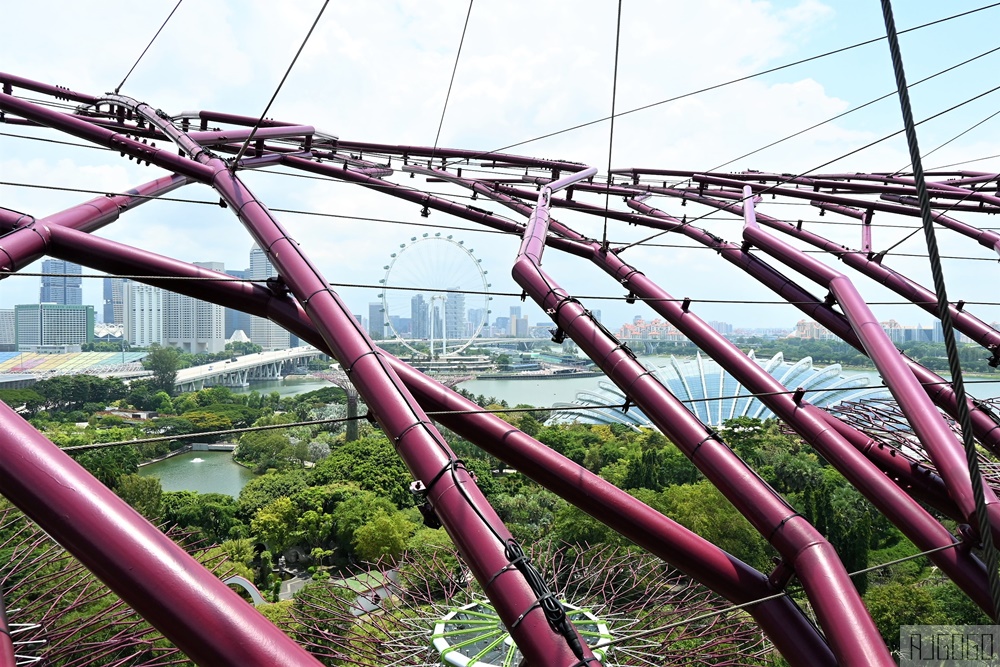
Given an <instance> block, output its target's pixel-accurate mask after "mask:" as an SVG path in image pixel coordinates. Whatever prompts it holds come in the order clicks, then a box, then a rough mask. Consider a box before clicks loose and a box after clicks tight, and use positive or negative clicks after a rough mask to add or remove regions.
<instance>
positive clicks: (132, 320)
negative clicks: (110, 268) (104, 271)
mask: <svg viewBox="0 0 1000 667" xmlns="http://www.w3.org/2000/svg"><path fill="white" fill-rule="evenodd" d="M166 295H167V292H166V291H165V290H163V289H160V288H159V287H153V286H152V285H145V284H143V283H137V282H135V281H134V280H128V281H125V284H124V285H123V288H122V296H123V305H122V310H123V312H124V319H125V322H124V324H123V328H124V334H125V340H127V341H128V342H129V344H130V345H134V346H135V347H149V346H150V345H152V344H154V343H156V344H157V345H162V344H163V333H164V328H165V322H166V320H165V318H164V308H165V303H166V301H167V297H166Z"/></svg>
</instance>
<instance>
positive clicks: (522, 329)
mask: <svg viewBox="0 0 1000 667" xmlns="http://www.w3.org/2000/svg"><path fill="white" fill-rule="evenodd" d="M511 327H512V329H513V331H512V332H511V334H512V335H513V336H515V337H517V338H527V337H528V316H527V315H525V316H524V317H519V318H517V319H516V320H515V319H512V320H511Z"/></svg>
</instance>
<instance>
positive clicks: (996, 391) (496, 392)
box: [458, 356, 1000, 407]
mask: <svg viewBox="0 0 1000 667" xmlns="http://www.w3.org/2000/svg"><path fill="white" fill-rule="evenodd" d="M641 359H642V360H643V361H647V362H649V363H652V364H653V365H654V366H665V365H666V364H667V363H669V359H670V357H668V356H667V357H660V356H657V357H641ZM843 374H844V375H848V376H854V375H861V376H864V377H866V378H868V385H869V386H871V387H875V386H879V385H881V384H882V378H881V377H880V376H879V374H878V372H877V371H875V370H874V369H872V370H860V369H859V370H855V369H847V370H844V371H843ZM943 377H944V378H945V379H947V378H948V377H949V376H948V375H947V374H943ZM600 382H610V380H608V379H607V378H605V377H603V376H601V377H589V378H559V379H550V380H470V381H468V382H463V383H462V384H460V385H458V386H459V388H461V389H465V390H467V391H470V392H472V393H473V394H475V395H477V396H478V395H480V394H482V395H483V396H484V397H486V398H489V397H491V396H492V397H495V398H496V399H497V400H498V401H500V400H505V401H507V403H508V404H509V405H511V406H514V405H517V404H519V403H526V404H528V405H534V406H538V407H549V406H551V405H553V404H554V403H559V402H563V403H566V402H570V401H572V400H573V399H575V398H576V395H577V393H578V392H581V391H595V390H597V389H598V384H599V383H600ZM965 382H966V393H967V394H969V395H970V396H974V397H976V398H981V399H987V398H1000V379H993V378H990V377H983V376H969V377H966V378H965Z"/></svg>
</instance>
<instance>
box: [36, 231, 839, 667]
mask: <svg viewBox="0 0 1000 667" xmlns="http://www.w3.org/2000/svg"><path fill="white" fill-rule="evenodd" d="M52 239H53V240H52V247H51V254H52V256H54V257H62V258H76V259H78V260H80V259H81V256H82V258H83V259H82V261H83V263H84V264H85V265H87V266H90V267H91V268H94V269H97V270H103V271H110V272H112V273H125V274H136V275H139V274H145V275H155V274H156V273H159V274H160V275H163V276H187V277H192V278H194V277H198V278H209V277H218V278H219V279H220V280H219V282H197V283H195V282H177V281H168V280H163V281H157V280H155V279H147V280H144V281H143V282H147V283H149V284H153V285H160V286H165V287H168V288H169V289H172V290H174V291H177V292H179V293H182V294H188V295H190V296H195V297H198V298H201V299H204V300H207V301H211V302H213V303H220V304H227V305H230V306H236V307H237V308H238V309H240V310H244V311H246V312H250V313H252V314H255V315H258V316H262V317H269V318H271V319H272V320H274V321H276V322H278V323H279V324H281V325H282V326H285V327H286V328H288V329H290V330H293V331H295V332H296V333H297V334H298V335H299V336H301V337H302V338H303V339H304V340H308V341H310V342H311V343H313V344H314V345H317V346H318V347H320V348H321V349H324V350H327V351H329V346H328V345H327V344H326V343H325V341H324V340H323V339H322V337H321V336H320V335H319V334H318V332H317V331H316V329H315V327H314V326H313V325H312V323H311V322H310V321H309V320H308V318H307V317H306V315H305V313H304V312H303V311H302V309H301V307H300V306H299V305H298V304H296V303H294V302H293V301H290V300H288V299H276V298H275V297H274V295H273V293H272V292H271V291H270V290H268V289H266V288H264V287H261V286H259V285H253V284H249V283H241V282H232V281H231V280H229V276H227V275H225V274H221V273H216V272H213V271H211V270H209V269H204V268H201V267H197V266H194V265H191V264H187V263H185V262H180V261H178V260H173V259H169V258H166V257H161V256H159V255H156V254H154V253H149V252H146V251H142V250H138V249H135V248H129V247H128V246H123V245H122V244H119V243H116V242H114V241H110V240H107V239H102V238H99V237H93V236H90V235H88V234H83V233H80V232H76V231H73V230H65V229H53V230H52ZM383 355H384V357H385V358H386V359H387V361H388V362H389V363H390V364H391V365H392V367H393V368H394V369H395V370H396V372H397V373H398V374H399V376H400V378H401V379H402V380H403V382H404V383H405V384H406V385H407V388H409V389H410V391H411V392H413V395H414V397H415V398H416V399H417V400H418V401H419V402H420V403H421V405H422V406H423V407H424V409H426V410H433V411H450V412H453V411H462V412H468V411H474V410H478V406H476V405H475V404H474V403H472V402H470V401H468V400H467V399H465V398H463V397H462V396H460V395H458V394H457V393H455V392H453V391H451V390H450V389H448V388H447V387H445V386H444V385H441V384H440V383H438V382H436V381H434V380H432V379H431V378H428V377H426V376H424V375H423V374H422V373H419V372H418V371H416V370H414V369H413V368H411V367H410V366H408V365H406V364H404V363H403V362H401V361H399V360H398V359H396V358H395V357H392V356H391V355H389V354H388V353H383ZM434 418H435V420H437V421H440V422H442V423H444V424H445V425H446V426H447V427H449V428H451V429H452V430H454V431H455V432H456V433H458V434H459V435H462V436H463V437H468V438H470V439H473V440H474V441H476V442H477V444H479V445H480V446H481V447H482V448H483V449H484V450H485V451H487V452H489V453H490V454H492V455H494V456H496V457H498V458H500V459H501V460H504V461H505V462H507V463H509V464H511V465H512V466H514V467H515V468H517V469H518V470H520V471H522V472H524V473H525V474H527V475H528V476H529V477H531V478H532V479H535V480H536V481H538V482H539V483H540V484H542V486H544V487H545V488H548V489H549V490H551V491H553V492H555V493H557V494H558V495H560V496H561V497H563V498H565V499H566V500H569V501H570V502H572V503H574V504H576V505H577V506H579V507H580V508H581V509H584V510H585V511H587V512H588V513H590V514H591V515H593V516H594V517H595V518H597V519H598V520H601V521H602V522H604V523H606V524H607V525H608V526H609V527H611V528H612V529H614V530H616V531H618V532H620V533H622V534H623V535H625V536H626V537H628V538H629V539H631V540H632V541H634V542H636V543H637V544H639V545H640V546H643V547H644V548H647V549H649V550H650V551H651V552H653V553H655V554H657V555H658V556H660V557H661V558H663V559H664V560H665V561H667V562H669V563H670V564H671V565H674V566H675V567H677V568H678V569H680V570H682V571H684V572H686V573H687V574H689V575H690V576H692V577H694V578H695V579H697V580H698V581H701V582H702V583H704V584H705V585H707V586H709V587H710V588H712V589H713V590H715V591H716V592H718V593H719V594H720V595H723V596H724V597H726V598H727V599H729V600H731V601H732V602H734V603H737V604H740V603H745V602H749V601H752V600H755V599H760V598H763V597H767V596H770V595H773V594H774V593H775V592H776V591H775V589H774V588H773V587H771V586H770V584H769V583H768V581H767V578H766V577H765V576H764V575H762V574H760V573H759V572H757V571H756V570H754V569H752V568H750V567H749V566H747V565H746V564H744V563H742V562H741V561H739V560H737V559H735V558H733V557H732V556H730V555H729V554H727V553H725V552H724V551H722V550H721V549H719V548H718V547H716V546H715V545H714V544H711V543H710V542H707V541H706V540H704V539H703V538H701V537H699V536H697V535H695V534H694V533H692V532H690V531H688V530H687V529H686V528H684V527H682V526H679V525H678V524H676V523H675V522H673V521H671V520H670V519H668V518H666V517H664V516H663V515H662V514H660V513H658V512H656V511H655V510H653V509H651V508H649V507H648V506H647V505H645V504H643V503H641V502H639V501H638V500H636V499H635V498H633V497H632V496H630V495H628V494H627V493H625V492H624V491H621V490H620V489H618V488H617V487H615V486H613V485H611V484H609V483H608V482H606V481H604V480H603V479H601V478H600V477H598V476H597V475H594V474H593V473H591V472H590V471H588V470H586V469H585V468H582V467H581V466H579V465H578V464H576V463H574V462H572V461H570V460H569V459H567V458H565V457H564V456H562V455H560V454H558V453H556V452H553V451H552V450H550V449H549V448H547V447H545V446H544V445H543V444H541V443H539V442H538V441H537V440H535V439H533V438H531V437H530V436H527V435H525V434H524V433H522V432H520V431H518V430H516V429H514V428H512V427H511V426H510V424H508V423H507V422H505V421H503V420H502V419H500V418H499V417H497V416H496V415H492V414H488V413H479V414H464V415H434ZM747 611H748V613H750V614H751V615H753V616H754V618H755V619H756V620H757V621H758V623H760V625H761V627H762V629H764V631H765V632H767V633H768V634H769V636H771V637H772V641H774V643H775V646H777V647H778V649H779V650H780V651H781V653H782V655H784V656H785V657H786V658H787V659H788V660H789V661H790V662H791V664H793V665H833V664H835V660H834V658H833V654H832V652H830V650H829V647H828V646H827V645H826V642H825V641H824V640H823V639H822V637H820V636H819V635H818V633H816V631H815V628H814V627H813V626H812V625H811V624H810V623H809V622H808V621H807V620H806V619H805V618H804V617H803V616H802V614H801V613H800V612H799V610H798V608H797V607H796V606H795V605H794V604H793V603H792V602H791V600H790V599H789V598H780V599H777V600H769V601H767V602H764V603H761V604H759V605H755V606H753V607H750V608H748V610H747Z"/></svg>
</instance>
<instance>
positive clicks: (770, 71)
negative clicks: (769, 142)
mask: <svg viewBox="0 0 1000 667" xmlns="http://www.w3.org/2000/svg"><path fill="white" fill-rule="evenodd" d="M997 6H1000V2H994V3H991V4H988V5H984V6H982V7H977V8H975V9H971V10H969V11H966V12H961V13H958V14H953V15H951V16H946V17H944V18H940V19H936V20H934V21H929V22H927V23H922V24H920V25H917V26H913V27H912V28H907V29H905V30H902V31H900V33H899V34H904V33H908V32H914V31H916V30H921V29H923V28H928V27H930V26H933V25H937V24H940V23H944V22H946V21H951V20H954V19H958V18H962V17H964V16H969V15H971V14H975V13H977V12H981V11H984V10H987V9H992V8H994V7H997ZM884 39H886V38H885V37H874V38H872V39H868V40H865V41H863V42H858V43H856V44H852V45H850V46H845V47H841V48H838V49H834V50H832V51H826V52H825V53H820V54H818V55H815V56H810V57H808V58H803V59H801V60H796V61H794V62H791V63H786V64H784V65H779V66H777V67H771V68H769V69H766V70H762V71H760V72H755V73H754V74H748V75H746V76H742V77H738V78H735V79H730V80H728V81H724V82H722V83H717V84H714V85H711V86H707V87H705V88H699V89H697V90H693V91H690V92H687V93H683V94H681V95H677V96H674V97H670V98H667V99H664V100H660V101H659V102H653V103H651V104H646V105H643V106H640V107H636V108H634V109H629V110H628V111H622V112H621V113H619V114H617V116H618V117H619V118H620V117H622V116H627V115H629V114H633V113H637V112H639V111H645V110H646V109H651V108H653V107H657V106H660V105H663V104H668V103H670V102H676V101H678V100H682V99H685V98H687V97H693V96H695V95H699V94H701V93H706V92H709V91H712V90H717V89H719V88H723V87H725V86H729V85H733V84H736V83H741V82H743V81H749V80H750V79H755V78H757V77H760V76H764V75H766V74H773V73H774V72H779V71H781V70H784V69H788V68H790V67H795V66H797V65H802V64H805V63H808V62H812V61H814V60H820V59H822V58H826V57H828V56H832V55H836V54H838V53H844V52H845V51H850V50H852V49H856V48H860V47H862V46H868V45H869V44H875V43H877V42H881V41H882V40H884ZM606 120H610V117H605V118H598V119H596V120H592V121H588V122H586V123H580V124H578V125H573V126H570V127H566V128H563V129H561V130H556V131H554V132H549V133H547V134H543V135H540V136H537V137H533V138H531V139H525V140H523V141H519V142H517V143H513V144H508V145H506V146H503V147H501V148H495V149H493V150H490V151H485V152H483V153H480V154H478V155H476V156H473V157H472V158H469V159H479V158H482V157H486V156H488V155H492V154H494V153H499V152H500V151H506V150H508V149H511V148H516V147H518V146H523V145H525V144H530V143H533V142H535V141H540V140H542V139H548V138H550V137H554V136H557V135H560V134H565V133H566V132H572V131H574V130H578V129H581V128H584V127H589V126H591V125H595V124H597V123H603V122H604V121H606Z"/></svg>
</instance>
